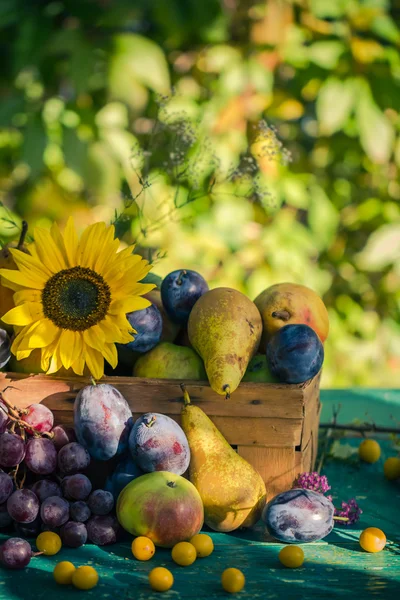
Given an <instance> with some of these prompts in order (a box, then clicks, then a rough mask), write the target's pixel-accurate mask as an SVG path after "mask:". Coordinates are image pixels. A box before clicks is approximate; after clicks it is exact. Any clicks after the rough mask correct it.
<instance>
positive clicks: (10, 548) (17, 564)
mask: <svg viewBox="0 0 400 600" xmlns="http://www.w3.org/2000/svg"><path fill="white" fill-rule="evenodd" d="M31 557H32V548H31V547H30V545H29V544H28V542H27V541H26V540H23V539H21V538H17V537H15V538H10V539H8V540H7V541H6V542H4V544H3V545H2V546H0V561H1V562H2V563H3V565H4V566H5V567H7V568H8V569H23V568H24V567H26V565H28V564H29V562H30V560H31Z"/></svg>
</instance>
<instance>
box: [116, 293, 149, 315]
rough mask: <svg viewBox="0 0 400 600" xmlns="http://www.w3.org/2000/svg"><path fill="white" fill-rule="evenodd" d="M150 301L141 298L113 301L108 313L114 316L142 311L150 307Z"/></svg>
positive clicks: (133, 297)
mask: <svg viewBox="0 0 400 600" xmlns="http://www.w3.org/2000/svg"><path fill="white" fill-rule="evenodd" d="M150 304H151V302H150V300H147V298H142V297H141V296H132V297H131V298H125V299H123V300H114V301H113V302H111V305H110V308H109V311H108V312H109V313H110V314H112V315H115V314H121V313H122V314H126V313H129V312H133V311H134V310H142V309H143V308H147V307H148V306H150Z"/></svg>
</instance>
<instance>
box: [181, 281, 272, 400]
mask: <svg viewBox="0 0 400 600" xmlns="http://www.w3.org/2000/svg"><path fill="white" fill-rule="evenodd" d="M261 332H262V321H261V315H260V313H259V312H258V308H257V307H256V305H255V304H254V302H252V301H251V300H249V298H247V296H245V295H244V294H242V293H241V292H238V291H237V290H233V289H231V288H223V287H221V288H215V289H213V290H210V291H209V292H206V293H205V294H203V295H202V296H200V298H199V299H198V300H197V302H196V304H195V305H194V307H193V308H192V311H191V313H190V316H189V322H188V335H189V340H190V343H191V344H192V346H193V348H194V349H195V350H196V352H198V354H200V356H201V357H202V359H203V361H204V366H205V368H206V372H207V376H208V380H209V382H210V385H211V387H212V389H213V390H214V391H216V392H217V393H218V394H221V395H224V396H225V397H226V398H229V396H230V394H231V393H232V392H234V391H235V390H236V388H237V387H238V385H239V383H240V382H241V380H242V377H243V375H244V374H245V371H246V368H247V365H248V364H249V362H250V360H251V358H252V357H253V355H254V354H255V353H256V352H257V350H258V346H259V344H260V339H261Z"/></svg>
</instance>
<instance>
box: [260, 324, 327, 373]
mask: <svg viewBox="0 0 400 600" xmlns="http://www.w3.org/2000/svg"><path fill="white" fill-rule="evenodd" d="M267 361H268V365H269V368H270V369H271V372H272V373H273V374H274V375H275V376H276V377H277V378H278V379H279V381H282V382H283V383H302V382H304V381H307V380H308V379H312V377H314V376H315V375H316V374H317V373H319V371H320V369H321V367H322V364H323V362H324V347H323V345H322V342H321V340H320V339H319V337H318V336H317V334H316V333H315V331H314V330H313V329H311V327H308V325H286V326H285V327H282V328H281V329H279V331H277V332H276V333H275V335H273V336H272V338H271V339H270V340H269V342H268V345H267Z"/></svg>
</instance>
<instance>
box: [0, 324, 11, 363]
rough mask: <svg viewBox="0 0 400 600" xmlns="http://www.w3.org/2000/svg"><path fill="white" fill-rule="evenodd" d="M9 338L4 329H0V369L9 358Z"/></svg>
mask: <svg viewBox="0 0 400 600" xmlns="http://www.w3.org/2000/svg"><path fill="white" fill-rule="evenodd" d="M10 345H11V343H10V338H9V337H8V333H7V331H6V330H5V329H0V369H2V368H3V367H5V366H6V364H7V363H8V361H9V360H10V358H11V351H10Z"/></svg>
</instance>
